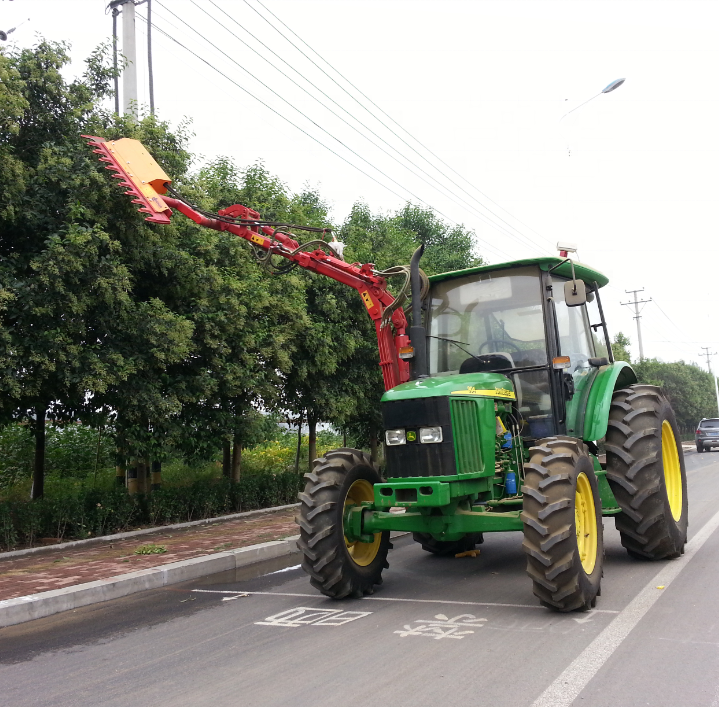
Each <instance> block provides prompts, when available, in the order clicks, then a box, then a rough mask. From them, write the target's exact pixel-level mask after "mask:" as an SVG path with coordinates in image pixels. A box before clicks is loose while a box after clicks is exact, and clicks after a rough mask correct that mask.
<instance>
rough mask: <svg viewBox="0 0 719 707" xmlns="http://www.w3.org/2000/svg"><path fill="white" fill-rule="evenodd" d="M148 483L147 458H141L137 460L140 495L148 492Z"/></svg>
mask: <svg viewBox="0 0 719 707" xmlns="http://www.w3.org/2000/svg"><path fill="white" fill-rule="evenodd" d="M147 487H148V483H147V457H140V458H139V459H138V460H137V491H138V493H147V492H148V490H149V489H148V488H147Z"/></svg>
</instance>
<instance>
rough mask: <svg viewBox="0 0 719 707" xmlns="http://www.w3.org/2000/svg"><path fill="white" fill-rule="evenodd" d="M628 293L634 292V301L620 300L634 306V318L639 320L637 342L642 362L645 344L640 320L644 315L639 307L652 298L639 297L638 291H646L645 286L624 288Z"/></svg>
mask: <svg viewBox="0 0 719 707" xmlns="http://www.w3.org/2000/svg"><path fill="white" fill-rule="evenodd" d="M624 291H625V292H626V293H627V294H628V295H631V294H633V295H634V301H633V302H620V303H619V304H621V305H622V306H624V307H632V306H633V307H634V317H633V318H634V319H636V321H637V342H638V343H639V362H640V363H641V362H642V361H643V360H644V346H643V345H642V325H641V322H640V321H639V320H640V319H641V318H642V317H641V314H639V312H640V311H641V310H640V309H639V305H640V304H646V303H647V302H651V301H652V298H651V297H650V298H649V299H642V300H638V299H637V293H638V292H644V288H643V287H642V289H641V290H624Z"/></svg>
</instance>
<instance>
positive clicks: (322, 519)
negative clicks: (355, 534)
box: [297, 449, 390, 599]
mask: <svg viewBox="0 0 719 707" xmlns="http://www.w3.org/2000/svg"><path fill="white" fill-rule="evenodd" d="M305 479H307V484H306V486H305V490H304V492H302V493H300V494H299V500H300V502H301V503H300V515H299V516H298V518H297V523H298V524H299V526H300V529H301V530H300V539H299V540H298V541H297V546H298V547H299V548H300V550H301V551H302V553H303V554H304V561H303V562H302V567H303V568H304V570H305V571H306V572H307V574H309V575H310V584H312V586H313V587H316V588H317V589H319V590H320V591H321V592H322V593H323V594H324V595H326V596H328V597H332V598H333V599H342V598H343V597H347V596H354V597H361V596H362V595H364V594H372V592H373V591H374V586H375V585H376V584H381V583H382V570H383V569H384V568H386V567H389V565H388V564H387V552H388V551H389V547H390V543H389V531H385V532H382V533H375V534H374V535H373V536H372V541H371V542H361V541H359V540H357V541H353V542H350V541H348V540H347V538H346V537H345V533H344V511H345V508H346V507H347V506H348V505H360V504H361V503H362V502H363V501H370V502H372V501H374V490H373V488H372V487H373V486H374V484H376V483H378V482H380V481H381V480H382V479H381V477H380V475H379V470H378V469H377V466H376V465H375V464H374V463H373V462H372V461H371V460H370V458H369V456H368V455H367V454H365V453H364V452H360V451H358V450H356V449H335V450H334V451H332V452H328V453H327V454H326V455H325V456H324V457H321V458H320V459H316V460H315V461H314V464H313V469H312V473H310V474H305Z"/></svg>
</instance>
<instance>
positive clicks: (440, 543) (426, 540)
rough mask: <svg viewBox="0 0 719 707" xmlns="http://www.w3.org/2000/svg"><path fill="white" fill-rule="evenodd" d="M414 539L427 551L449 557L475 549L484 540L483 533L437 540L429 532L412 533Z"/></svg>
mask: <svg viewBox="0 0 719 707" xmlns="http://www.w3.org/2000/svg"><path fill="white" fill-rule="evenodd" d="M412 539H413V540H414V541H415V542H417V543H419V544H420V545H422V549H423V550H424V551H425V552H431V553H432V554H433V555H439V556H440V557H449V556H451V555H456V554H457V553H460V552H467V551H468V550H474V549H475V547H476V546H477V545H481V544H482V543H483V542H484V536H483V535H482V533H470V534H469V535H465V536H464V537H463V538H460V539H459V540H435V539H434V538H433V537H432V536H431V535H430V534H429V533H412Z"/></svg>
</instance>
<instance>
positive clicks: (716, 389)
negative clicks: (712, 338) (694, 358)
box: [699, 346, 719, 410]
mask: <svg viewBox="0 0 719 707" xmlns="http://www.w3.org/2000/svg"><path fill="white" fill-rule="evenodd" d="M701 348H703V349H704V353H700V354H699V355H700V356H706V357H707V368H708V369H709V373H711V377H712V378H713V379H714V394H715V395H716V398H717V410H719V385H718V384H717V379H716V376H715V375H714V374H713V373H712V362H711V357H712V356H716V353H717V352H716V351H712V353H709V346H702V347H701Z"/></svg>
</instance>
